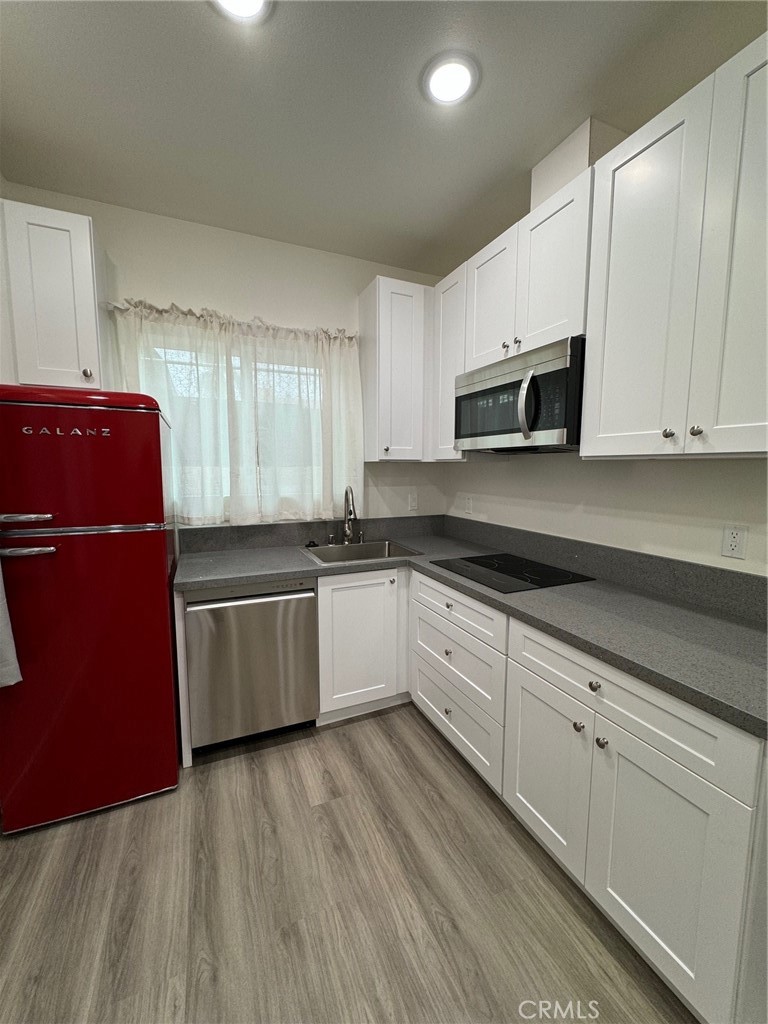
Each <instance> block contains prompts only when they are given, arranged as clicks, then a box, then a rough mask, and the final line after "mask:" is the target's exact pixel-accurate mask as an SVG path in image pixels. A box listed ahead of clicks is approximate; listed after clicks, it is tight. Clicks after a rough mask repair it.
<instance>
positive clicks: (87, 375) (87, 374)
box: [82, 366, 93, 380]
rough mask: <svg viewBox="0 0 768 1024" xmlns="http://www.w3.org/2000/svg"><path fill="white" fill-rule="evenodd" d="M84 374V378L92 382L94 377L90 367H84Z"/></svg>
mask: <svg viewBox="0 0 768 1024" xmlns="http://www.w3.org/2000/svg"><path fill="white" fill-rule="evenodd" d="M82 374H83V376H84V377H85V379H86V380H91V378H92V377H93V370H91V369H90V368H89V367H87V366H85V367H83V370H82Z"/></svg>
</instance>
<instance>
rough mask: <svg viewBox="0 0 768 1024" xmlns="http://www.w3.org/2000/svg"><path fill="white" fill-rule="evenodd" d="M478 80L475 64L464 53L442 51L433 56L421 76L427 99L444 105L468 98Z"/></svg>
mask: <svg viewBox="0 0 768 1024" xmlns="http://www.w3.org/2000/svg"><path fill="white" fill-rule="evenodd" d="M479 81H480V71H479V69H478V67H477V64H475V62H474V61H473V60H472V58H471V57H468V56H467V55H466V54H464V53H443V54H441V55H440V56H439V57H435V58H434V60H431V61H430V62H429V64H428V65H427V68H426V71H425V72H424V75H423V76H422V84H423V87H424V92H425V94H426V96H427V99H430V100H432V102H433V103H439V104H440V105H441V106H444V107H451V106H453V105H454V104H456V103H461V102H462V100H466V99H468V98H469V97H470V96H471V95H472V93H473V92H474V91H475V89H476V88H477V86H478V83H479Z"/></svg>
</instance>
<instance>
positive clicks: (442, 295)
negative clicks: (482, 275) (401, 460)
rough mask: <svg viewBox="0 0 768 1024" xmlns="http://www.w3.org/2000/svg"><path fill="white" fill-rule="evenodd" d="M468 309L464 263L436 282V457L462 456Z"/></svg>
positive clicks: (430, 370)
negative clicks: (458, 444) (459, 418)
mask: <svg viewBox="0 0 768 1024" xmlns="http://www.w3.org/2000/svg"><path fill="white" fill-rule="evenodd" d="M466 310H467V266H466V264H465V263H464V264H462V265H461V266H460V267H459V269H458V270H454V271H453V273H452V274H449V275H448V277H445V278H443V280H442V281H441V282H440V283H439V284H436V285H435V326H434V335H433V347H432V360H431V363H432V365H431V366H429V365H428V367H427V372H428V373H430V374H431V379H432V407H431V408H432V413H431V416H432V436H433V444H432V449H433V450H432V457H433V458H434V459H436V460H443V459H461V458H463V453H462V452H459V451H456V448H455V447H454V441H455V423H456V412H455V409H456V377H457V376H458V375H459V374H460V373H463V372H464V342H465V324H466Z"/></svg>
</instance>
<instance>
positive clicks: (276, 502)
mask: <svg viewBox="0 0 768 1024" xmlns="http://www.w3.org/2000/svg"><path fill="white" fill-rule="evenodd" d="M112 311H113V314H114V317H115V324H116V357H117V365H118V367H119V371H118V372H119V373H120V376H121V378H122V386H123V387H125V388H126V389H127V390H129V391H140V392H144V393H147V394H150V395H152V396H153V397H154V398H156V399H157V400H158V402H159V403H160V407H161V409H162V410H163V412H164V413H165V415H166V417H167V418H168V420H169V421H170V423H171V427H172V436H173V440H174V482H175V503H176V510H177V518H178V521H179V522H180V523H185V524H188V525H194V526H200V525H206V524H213V523H223V522H229V523H232V524H246V523H274V522H280V521H285V520H305V519H333V518H337V517H339V516H340V515H342V502H343V496H344V488H345V487H346V485H347V484H351V485H352V486H353V487H354V488H355V489H356V491H358V493H359V494H360V495H362V487H363V411H362V394H361V386H360V367H359V359H358V342H357V336H350V337H348V336H347V335H346V334H345V333H344V331H336V332H330V331H325V330H320V329H317V330H314V331H306V330H297V329H292V328H285V327H275V326H273V325H271V324H267V323H265V322H264V321H262V320H259V319H256V320H252V321H249V322H247V323H244V322H242V321H237V320H234V319H233V318H231V317H227V316H223V315H222V314H220V313H216V312H213V311H212V310H207V309H204V310H202V311H200V312H199V313H195V312H193V311H192V310H182V309H180V308H179V307H177V306H171V307H170V308H169V309H158V308H156V307H154V306H151V305H149V303H147V302H143V301H141V302H137V301H133V300H126V301H125V303H124V304H123V305H121V306H118V305H113V306H112Z"/></svg>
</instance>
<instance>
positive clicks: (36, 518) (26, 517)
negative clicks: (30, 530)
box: [0, 512, 53, 523]
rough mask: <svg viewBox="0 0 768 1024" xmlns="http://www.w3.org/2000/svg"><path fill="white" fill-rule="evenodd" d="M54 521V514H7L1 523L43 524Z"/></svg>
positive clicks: (0, 517) (1, 519)
mask: <svg viewBox="0 0 768 1024" xmlns="http://www.w3.org/2000/svg"><path fill="white" fill-rule="evenodd" d="M49 519H53V512H15V513H14V512H5V513H3V514H2V515H0V523H42V522H46V521H47V520H49Z"/></svg>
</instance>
